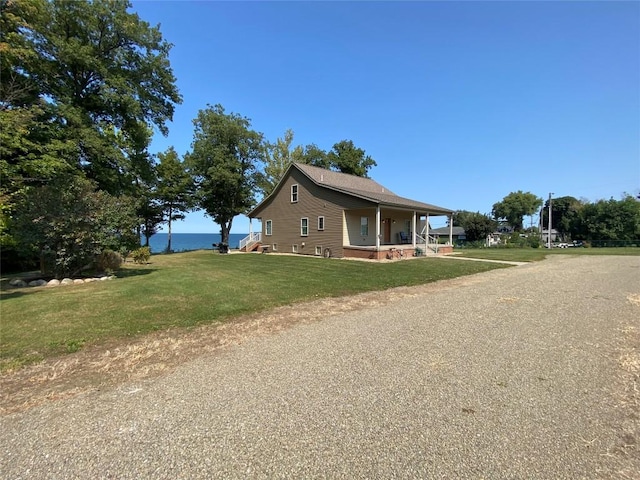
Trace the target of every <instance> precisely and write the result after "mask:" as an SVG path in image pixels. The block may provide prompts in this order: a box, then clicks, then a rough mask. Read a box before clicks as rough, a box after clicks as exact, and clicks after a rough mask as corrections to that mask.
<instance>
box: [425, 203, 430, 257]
mask: <svg viewBox="0 0 640 480" xmlns="http://www.w3.org/2000/svg"><path fill="white" fill-rule="evenodd" d="M427 250H429V213H428V212H427V216H426V217H425V221H424V254H425V255H426V254H427Z"/></svg>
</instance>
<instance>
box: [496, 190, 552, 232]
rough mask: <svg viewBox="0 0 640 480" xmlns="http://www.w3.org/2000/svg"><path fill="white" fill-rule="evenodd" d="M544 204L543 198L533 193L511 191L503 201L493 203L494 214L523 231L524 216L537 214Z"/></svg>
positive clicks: (517, 229)
mask: <svg viewBox="0 0 640 480" xmlns="http://www.w3.org/2000/svg"><path fill="white" fill-rule="evenodd" d="M541 205H542V199H541V198H540V197H537V196H536V195H534V194H533V193H530V192H523V191H522V190H518V191H517V192H511V193H510V194H509V195H507V196H506V197H504V198H503V199H502V201H501V202H497V203H494V204H493V209H492V214H493V216H494V217H495V218H496V219H498V220H501V219H502V220H506V221H507V222H508V223H509V225H511V226H512V227H513V228H514V229H515V230H516V231H518V232H520V231H522V225H523V217H524V216H525V215H533V214H535V213H536V212H537V211H538V209H539V208H540V206H541Z"/></svg>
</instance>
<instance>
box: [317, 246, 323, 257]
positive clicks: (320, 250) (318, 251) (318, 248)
mask: <svg viewBox="0 0 640 480" xmlns="http://www.w3.org/2000/svg"><path fill="white" fill-rule="evenodd" d="M316 255H318V256H322V245H316Z"/></svg>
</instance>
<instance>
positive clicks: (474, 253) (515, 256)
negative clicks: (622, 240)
mask: <svg viewBox="0 0 640 480" xmlns="http://www.w3.org/2000/svg"><path fill="white" fill-rule="evenodd" d="M456 253H457V254H459V255H460V256H463V257H470V258H484V259H487V260H506V261H511V262H536V261H538V260H543V259H544V258H545V257H546V256H547V255H640V248H638V247H619V248H552V249H551V250H548V249H546V248H473V249H471V248H470V249H466V248H462V249H456Z"/></svg>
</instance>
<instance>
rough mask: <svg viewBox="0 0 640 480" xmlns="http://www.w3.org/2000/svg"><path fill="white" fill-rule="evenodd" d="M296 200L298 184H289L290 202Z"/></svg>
mask: <svg viewBox="0 0 640 480" xmlns="http://www.w3.org/2000/svg"><path fill="white" fill-rule="evenodd" d="M297 201H298V185H291V203H296V202H297Z"/></svg>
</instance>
